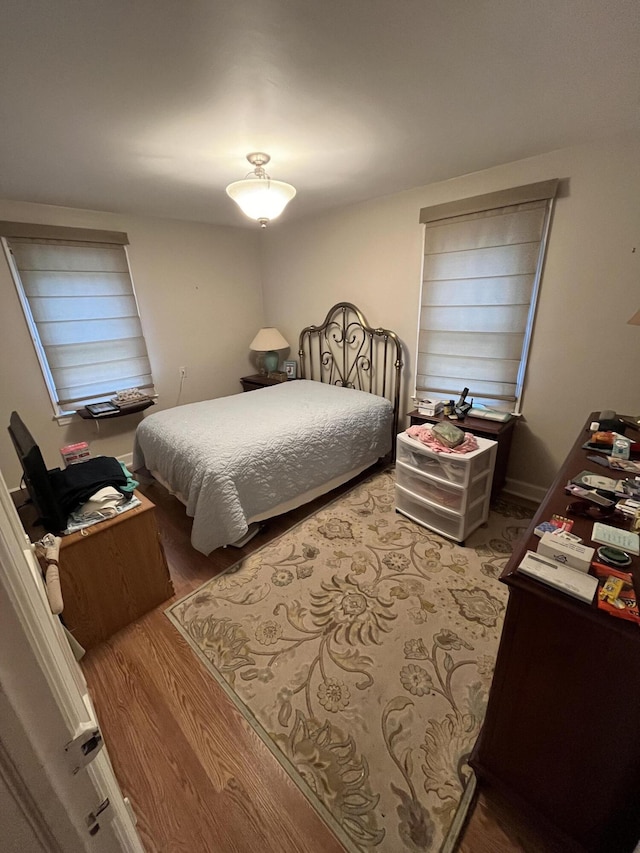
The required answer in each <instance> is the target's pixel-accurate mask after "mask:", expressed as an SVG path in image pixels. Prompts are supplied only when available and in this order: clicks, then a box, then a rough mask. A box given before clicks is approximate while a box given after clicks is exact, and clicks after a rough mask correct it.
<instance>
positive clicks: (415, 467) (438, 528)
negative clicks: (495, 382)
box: [396, 433, 496, 542]
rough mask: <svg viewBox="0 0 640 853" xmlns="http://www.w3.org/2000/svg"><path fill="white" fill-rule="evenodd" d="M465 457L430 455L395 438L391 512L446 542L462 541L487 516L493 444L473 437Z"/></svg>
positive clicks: (402, 436)
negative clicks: (474, 441) (472, 447)
mask: <svg viewBox="0 0 640 853" xmlns="http://www.w3.org/2000/svg"><path fill="white" fill-rule="evenodd" d="M477 441H478V449H477V450H474V451H471V452H470V453H465V454H462V453H459V454H456V453H436V452H435V451H433V450H431V449H430V448H428V447H427V446H426V445H424V444H422V443H421V442H420V441H417V440H416V439H413V438H409V436H408V435H406V434H405V433H400V435H398V437H397V440H396V509H397V511H398V512H401V513H402V514H403V515H406V516H407V517H408V518H411V519H412V520H413V521H416V522H417V523H418V524H422V525H423V526H424V527H428V528H429V529H430V530H434V531H435V532H436V533H440V534H441V535H442V536H445V537H447V538H448V539H454V540H455V541H456V542H463V541H464V539H465V538H466V537H467V536H468V535H469V533H471V532H472V531H473V530H475V529H476V528H477V527H479V526H480V525H481V524H483V523H484V522H485V521H486V520H487V518H488V516H489V503H490V500H491V484H492V479H493V469H494V466H495V459H496V442H495V441H489V440H488V439H483V438H478V439H477Z"/></svg>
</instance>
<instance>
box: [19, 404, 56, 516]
mask: <svg viewBox="0 0 640 853" xmlns="http://www.w3.org/2000/svg"><path fill="white" fill-rule="evenodd" d="M8 429H9V435H10V436H11V440H12V441H13V446H14V447H15V449H16V453H17V454H18V459H19V460H20V464H21V465H22V472H23V475H24V483H25V486H26V487H27V491H28V492H29V497H30V498H31V500H32V501H33V504H34V506H35V508H36V511H37V513H38V521H37V523H38V524H41V525H42V526H43V527H44V528H45V530H47V531H48V532H49V533H59V532H60V531H61V530H64V529H65V528H66V526H67V516H66V513H65V512H64V510H63V509H62V507H61V506H60V504H59V502H58V499H57V498H56V494H55V491H54V488H53V485H52V483H51V478H50V476H49V471H47V466H46V465H45V463H44V459H43V458H42V453H41V452H40V448H39V447H38V445H37V444H36V442H35V441H34V439H33V436H32V435H31V433H30V432H29V430H28V429H27V428H26V426H25V425H24V423H23V422H22V419H21V418H20V415H19V414H18V413H17V412H12V413H11V419H10V421H9V427H8Z"/></svg>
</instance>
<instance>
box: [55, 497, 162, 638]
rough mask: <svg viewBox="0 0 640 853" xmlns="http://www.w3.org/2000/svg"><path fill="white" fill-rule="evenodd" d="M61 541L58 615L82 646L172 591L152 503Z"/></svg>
mask: <svg viewBox="0 0 640 853" xmlns="http://www.w3.org/2000/svg"><path fill="white" fill-rule="evenodd" d="M69 539H70V541H68V542H65V540H64V539H63V544H62V548H61V551H60V583H61V586H62V595H63V598H64V610H63V612H62V618H63V620H64V623H65V625H66V627H67V628H68V629H69V631H71V633H72V634H73V635H74V637H75V638H76V639H77V640H78V642H79V643H80V644H81V645H83V646H84V647H85V648H87V649H88V648H91V647H92V646H95V645H96V644H97V643H100V642H102V641H103V640H106V639H107V638H108V637H110V636H112V635H113V634H115V632H116V631H119V630H120V629H121V628H123V627H124V626H125V625H129V624H130V623H131V622H133V621H135V620H136V619H138V618H140V616H143V615H144V614H145V613H147V612H148V611H149V610H151V609H153V608H154V607H156V606H157V605H158V604H160V603H161V602H163V601H166V599H167V598H170V597H171V596H172V595H173V585H172V583H171V579H170V577H169V570H168V568H167V562H166V559H165V555H164V550H163V548H162V545H161V543H160V540H159V537H158V530H157V527H156V522H155V513H154V510H153V505H151V508H148V509H145V507H144V506H143V507H138V508H136V509H132V510H129V511H128V512H126V513H123V514H122V515H121V516H120V517H119V518H117V519H114V520H113V521H111V522H103V523H102V524H100V525H96V526H95V527H93V528H87V533H86V535H85V536H81V535H80V534H73V536H72V537H69Z"/></svg>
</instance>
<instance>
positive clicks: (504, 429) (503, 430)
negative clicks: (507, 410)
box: [408, 409, 518, 498]
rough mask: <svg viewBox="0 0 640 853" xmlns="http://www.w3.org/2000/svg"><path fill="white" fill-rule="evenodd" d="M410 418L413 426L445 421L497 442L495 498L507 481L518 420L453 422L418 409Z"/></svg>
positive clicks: (410, 413) (494, 476)
mask: <svg viewBox="0 0 640 853" xmlns="http://www.w3.org/2000/svg"><path fill="white" fill-rule="evenodd" d="M408 418H409V420H410V423H411V426H415V425H416V424H424V423H431V424H438V423H442V422H443V421H448V422H449V423H453V424H455V426H457V427H460V429H462V430H464V431H465V432H472V433H473V434H474V435H475V436H479V437H480V438H488V439H490V440H491V441H496V442H497V443H498V447H497V448H496V466H495V468H494V471H493V484H492V486H491V497H492V498H495V497H496V496H497V494H498V493H499V491H500V489H502V487H503V486H504V484H505V481H506V479H507V465H508V464H509V453H510V452H511V439H512V438H513V429H514V427H515V425H516V422H517V420H518V419H517V418H511V420H508V421H504V422H502V421H491V420H488V419H487V418H468V417H467V418H465V419H464V420H463V421H451V420H450V419H449V418H447V417H444V416H443V415H421V414H420V413H419V412H418V410H417V409H415V410H414V411H413V412H409V414H408Z"/></svg>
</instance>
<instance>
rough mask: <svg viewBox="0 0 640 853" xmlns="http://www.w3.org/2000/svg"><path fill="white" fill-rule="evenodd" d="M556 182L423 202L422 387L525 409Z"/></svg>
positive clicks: (423, 391) (425, 391)
mask: <svg viewBox="0 0 640 853" xmlns="http://www.w3.org/2000/svg"><path fill="white" fill-rule="evenodd" d="M557 184H558V181H557V180H551V181H544V182H542V183H538V184H530V185H528V186H525V187H518V188H515V189H511V190H505V191H503V192H497V193H491V194H489V195H484V196H477V197H475V198H470V199H464V200H462V201H458V202H452V203H450V204H443V205H438V206H436V207H431V208H424V209H423V210H421V212H420V221H421V222H423V223H424V224H425V252H424V272H423V283H422V295H421V302H420V324H419V333H418V347H417V365H416V395H417V396H418V397H423V396H431V397H438V398H441V399H449V398H454V399H456V398H457V397H458V396H459V394H460V392H461V391H462V389H463V388H464V387H468V388H469V396H470V397H473V398H474V401H475V404H476V405H478V404H484V405H488V406H496V407H498V408H503V409H515V410H517V409H518V406H519V400H520V396H521V393H522V386H523V382H524V372H525V368H526V358H527V353H528V348H529V340H530V336H531V329H532V325H533V318H534V314H535V303H536V297H537V293H538V287H539V282H540V276H541V272H542V265H543V259H544V251H545V242H546V236H547V232H548V228H549V221H550V214H551V206H552V202H553V199H554V197H555V194H556V189H557Z"/></svg>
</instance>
